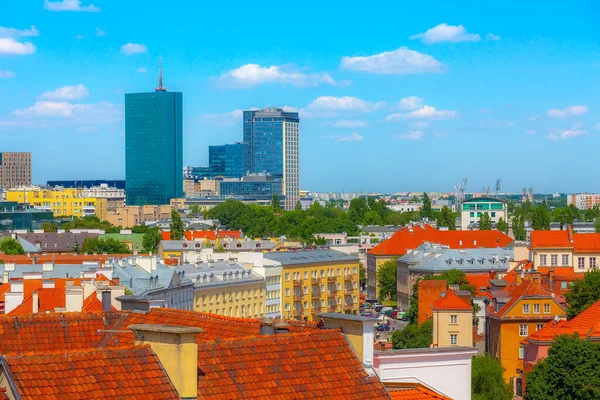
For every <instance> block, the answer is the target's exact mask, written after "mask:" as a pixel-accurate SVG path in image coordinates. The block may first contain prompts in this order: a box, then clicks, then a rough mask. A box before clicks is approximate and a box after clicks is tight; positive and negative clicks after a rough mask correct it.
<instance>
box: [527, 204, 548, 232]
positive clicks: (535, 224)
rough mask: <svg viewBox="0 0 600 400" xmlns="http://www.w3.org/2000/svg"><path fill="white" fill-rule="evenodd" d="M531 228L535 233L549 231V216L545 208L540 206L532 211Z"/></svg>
mask: <svg viewBox="0 0 600 400" xmlns="http://www.w3.org/2000/svg"><path fill="white" fill-rule="evenodd" d="M531 227H532V228H533V229H535V230H536V231H539V230H546V231H547V230H550V215H549V213H548V209H547V208H546V207H544V206H541V205H540V206H537V207H536V208H535V209H534V210H533V216H532V217H531Z"/></svg>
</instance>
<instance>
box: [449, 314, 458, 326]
mask: <svg viewBox="0 0 600 400" xmlns="http://www.w3.org/2000/svg"><path fill="white" fill-rule="evenodd" d="M456 324H458V315H451V316H450V325H456Z"/></svg>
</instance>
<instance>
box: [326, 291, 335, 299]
mask: <svg viewBox="0 0 600 400" xmlns="http://www.w3.org/2000/svg"><path fill="white" fill-rule="evenodd" d="M336 295H337V290H330V291H328V292H327V297H335V296H336Z"/></svg>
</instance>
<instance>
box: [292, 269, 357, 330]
mask: <svg viewBox="0 0 600 400" xmlns="http://www.w3.org/2000/svg"><path fill="white" fill-rule="evenodd" d="M358 295H359V271H358V262H356V263H348V262H338V263H314V264H312V263H311V264H298V265H287V266H286V265H282V280H281V299H282V300H281V301H282V303H283V309H282V317H283V318H290V319H291V318H294V319H299V320H307V321H315V320H317V317H316V316H317V314H320V313H323V312H341V313H346V314H353V315H358V305H359V304H358V303H359V299H358Z"/></svg>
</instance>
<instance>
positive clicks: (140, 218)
mask: <svg viewBox="0 0 600 400" xmlns="http://www.w3.org/2000/svg"><path fill="white" fill-rule="evenodd" d="M172 210H173V207H171V206H170V205H160V206H151V205H148V206H125V207H121V208H115V209H111V210H107V211H106V218H105V220H106V221H108V222H110V223H111V224H113V225H115V226H120V227H121V228H131V227H132V226H136V225H145V224H146V222H150V221H158V220H161V219H170V218H171V211H172Z"/></svg>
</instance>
